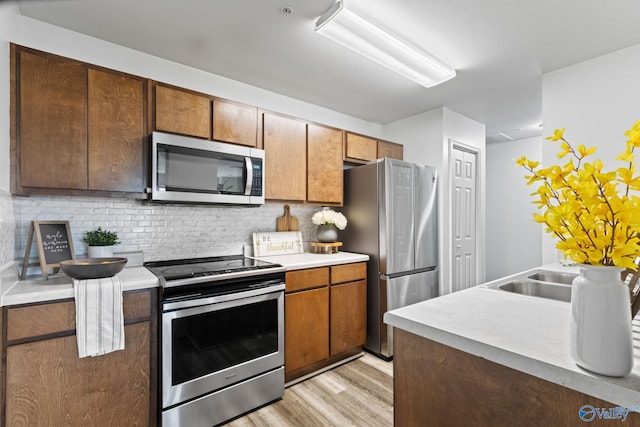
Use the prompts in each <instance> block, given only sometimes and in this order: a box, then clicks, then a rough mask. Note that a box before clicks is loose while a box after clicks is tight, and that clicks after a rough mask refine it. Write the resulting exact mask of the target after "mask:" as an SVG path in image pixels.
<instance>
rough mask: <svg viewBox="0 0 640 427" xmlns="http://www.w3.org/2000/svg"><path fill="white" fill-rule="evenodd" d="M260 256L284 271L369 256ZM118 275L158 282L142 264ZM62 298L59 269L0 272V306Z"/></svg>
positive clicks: (68, 285)
mask: <svg viewBox="0 0 640 427" xmlns="http://www.w3.org/2000/svg"><path fill="white" fill-rule="evenodd" d="M260 259H262V260H264V261H269V262H275V263H278V264H281V265H283V266H284V267H285V268H286V269H287V270H299V269H304V268H315V267H325V266H329V265H338V264H349V263H353V262H362V261H367V260H368V259H369V256H368V255H362V254H354V253H350V252H338V253H335V254H313V253H302V254H292V255H276V256H271V257H263V258H260ZM118 277H119V278H120V280H122V284H123V286H124V291H132V290H138V289H147V288H154V287H157V286H158V285H159V282H158V278H157V277H156V276H155V275H154V274H153V273H151V272H150V271H149V270H147V269H146V268H145V267H142V266H132V267H126V268H125V269H124V270H122V271H121V272H120V273H118ZM66 298H73V282H72V280H71V278H70V277H68V276H67V275H65V274H64V273H62V272H59V273H56V274H53V275H49V279H48V280H42V278H41V277H40V276H33V277H31V278H27V280H18V278H17V265H15V263H14V265H10V266H7V268H5V269H4V270H3V271H1V272H0V306H2V307H3V306H9V305H16V304H28V303H34V302H43V301H53V300H60V299H66Z"/></svg>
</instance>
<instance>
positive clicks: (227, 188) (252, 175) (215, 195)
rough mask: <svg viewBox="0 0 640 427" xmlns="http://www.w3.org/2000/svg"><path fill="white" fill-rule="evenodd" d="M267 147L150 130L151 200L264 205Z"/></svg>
mask: <svg viewBox="0 0 640 427" xmlns="http://www.w3.org/2000/svg"><path fill="white" fill-rule="evenodd" d="M263 171H264V150H260V149H257V148H250V147H244V146H241V145H233V144H227V143H224V142H218V141H208V140H204V139H198V138H191V137H187V136H180V135H173V134H167V133H162V132H153V133H152V134H151V185H152V187H151V191H150V193H151V200H153V201H160V202H184V203H218V204H239V205H262V204H264V180H263Z"/></svg>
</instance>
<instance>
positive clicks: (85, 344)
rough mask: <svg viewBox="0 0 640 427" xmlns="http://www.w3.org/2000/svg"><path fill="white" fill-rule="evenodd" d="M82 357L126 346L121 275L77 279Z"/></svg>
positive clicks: (79, 348)
mask: <svg viewBox="0 0 640 427" xmlns="http://www.w3.org/2000/svg"><path fill="white" fill-rule="evenodd" d="M73 291H74V295H75V300H76V335H77V340H78V355H79V357H86V356H100V355H103V354H106V353H109V352H112V351H116V350H123V349H124V315H123V313H122V282H121V281H120V279H119V278H118V277H117V276H113V277H107V278H104V279H89V280H74V281H73Z"/></svg>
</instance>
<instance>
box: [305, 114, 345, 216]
mask: <svg viewBox="0 0 640 427" xmlns="http://www.w3.org/2000/svg"><path fill="white" fill-rule="evenodd" d="M342 160H343V156H342V131H341V130H339V129H333V128H328V127H324V126H318V125H313V124H310V125H308V130H307V200H308V201H309V202H319V203H328V204H329V203H331V204H338V205H342Z"/></svg>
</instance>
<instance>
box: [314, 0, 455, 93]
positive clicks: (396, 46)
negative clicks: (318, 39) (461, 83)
mask: <svg viewBox="0 0 640 427" xmlns="http://www.w3.org/2000/svg"><path fill="white" fill-rule="evenodd" d="M315 31H317V32H318V33H320V34H322V35H323V36H325V37H327V38H329V39H331V40H333V41H335V42H336V43H339V44H341V45H343V46H345V47H347V48H349V49H351V50H353V51H355V52H357V53H359V54H360V55H363V56H365V57H367V58H369V59H371V60H373V61H375V62H377V63H379V64H381V65H384V66H385V67H387V68H389V69H390V70H392V71H395V72H396V73H398V74H401V75H403V76H405V77H407V78H408V79H411V80H413V81H415V82H416V83H419V84H421V85H422V86H424V87H431V86H435V85H437V84H440V83H442V82H445V81H447V80H449V79H451V78H453V77H455V75H456V71H455V70H454V69H453V68H451V67H450V66H448V65H447V64H445V63H444V62H442V61H440V60H439V59H438V58H435V57H434V56H432V55H430V54H428V53H426V52H421V51H418V50H417V49H415V48H413V47H411V46H409V45H407V44H406V43H405V42H402V41H400V40H398V39H397V38H395V37H393V36H391V35H390V34H389V33H387V32H385V31H383V30H381V29H380V28H378V27H376V26H375V25H373V24H371V23H369V22H367V21H365V20H364V19H363V18H361V17H360V16H358V15H356V14H355V13H353V12H351V11H350V10H348V9H346V8H345V7H344V2H343V1H342V0H339V1H338V2H336V3H335V4H334V5H333V6H331V8H330V9H329V10H327V11H326V12H325V13H324V14H323V15H322V16H320V17H319V18H318V20H317V21H316V27H315Z"/></svg>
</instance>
